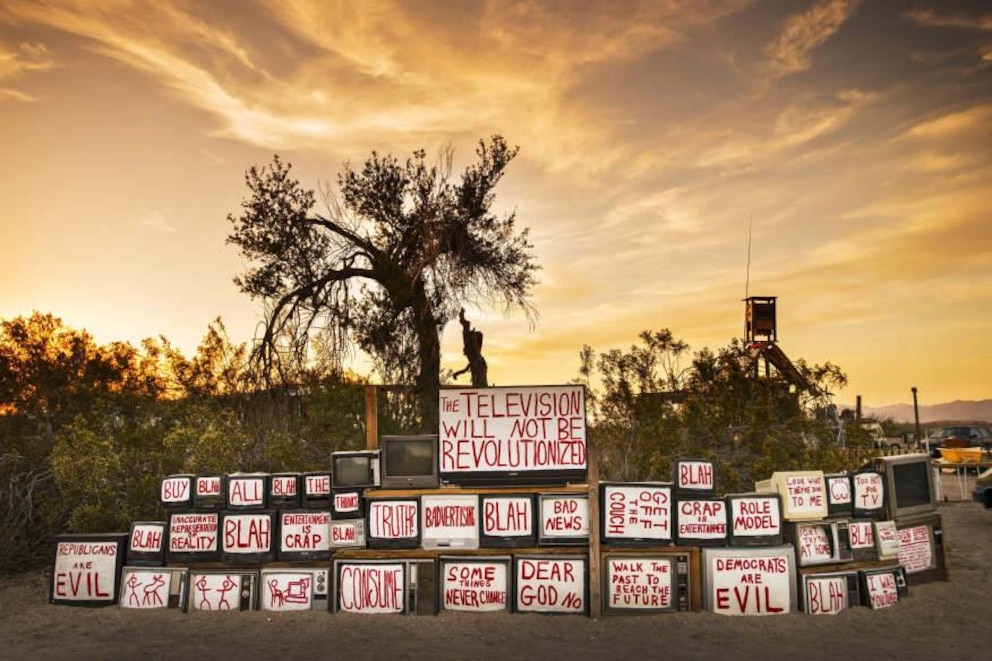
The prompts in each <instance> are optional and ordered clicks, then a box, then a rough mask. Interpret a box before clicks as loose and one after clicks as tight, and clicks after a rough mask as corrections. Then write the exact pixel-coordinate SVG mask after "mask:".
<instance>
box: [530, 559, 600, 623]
mask: <svg viewBox="0 0 992 661" xmlns="http://www.w3.org/2000/svg"><path fill="white" fill-rule="evenodd" d="M588 574H589V558H588V556H585V555H582V556H578V555H574V556H573V555H524V554H520V555H515V556H514V558H513V590H514V597H513V610H514V612H516V613H561V614H574V615H585V614H586V613H587V612H588V610H589V608H588V604H589V582H588V580H587V578H588Z"/></svg>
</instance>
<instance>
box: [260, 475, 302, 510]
mask: <svg viewBox="0 0 992 661" xmlns="http://www.w3.org/2000/svg"><path fill="white" fill-rule="evenodd" d="M300 478H301V475H300V474H299V473H273V474H272V476H271V477H270V478H269V499H268V503H269V507H273V508H286V509H293V508H296V507H299V506H300Z"/></svg>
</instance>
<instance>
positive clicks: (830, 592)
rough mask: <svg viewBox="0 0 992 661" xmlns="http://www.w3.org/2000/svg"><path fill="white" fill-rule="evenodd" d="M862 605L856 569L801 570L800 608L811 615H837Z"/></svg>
mask: <svg viewBox="0 0 992 661" xmlns="http://www.w3.org/2000/svg"><path fill="white" fill-rule="evenodd" d="M860 605H861V589H860V583H859V582H858V572H856V571H826V572H812V571H809V570H806V571H802V570H801V571H800V575H799V608H800V610H802V611H803V612H804V613H808V614H810V615H837V614H838V613H840V612H842V611H846V610H847V609H848V608H853V607H855V606H860Z"/></svg>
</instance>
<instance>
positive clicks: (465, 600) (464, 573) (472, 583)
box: [441, 558, 510, 613]
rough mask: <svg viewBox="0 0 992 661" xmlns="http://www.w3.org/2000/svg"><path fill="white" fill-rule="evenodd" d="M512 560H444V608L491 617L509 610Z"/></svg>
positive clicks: (442, 577)
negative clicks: (495, 613) (510, 566)
mask: <svg viewBox="0 0 992 661" xmlns="http://www.w3.org/2000/svg"><path fill="white" fill-rule="evenodd" d="M509 565H510V562H509V558H500V559H497V558H489V559H487V558H443V559H442V560H441V608H442V609H444V610H452V611H467V612H475V613H489V612H495V611H504V612H505V611H507V610H509V603H510V600H509V597H510V594H509V589H508V587H507V586H508V585H509V578H510V576H509V573H510V569H509Z"/></svg>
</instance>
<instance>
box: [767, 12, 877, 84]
mask: <svg viewBox="0 0 992 661" xmlns="http://www.w3.org/2000/svg"><path fill="white" fill-rule="evenodd" d="M859 3H860V0H820V1H819V2H817V3H816V4H815V5H813V7H812V8H810V9H809V10H808V11H805V12H803V13H801V14H796V15H793V16H791V17H790V18H789V19H787V20H786V21H785V24H784V25H783V28H782V31H781V33H780V34H779V36H778V38H777V39H776V40H775V41H774V42H773V43H772V44H770V45H769V46H768V48H767V51H766V53H767V55H768V63H767V64H768V68H769V70H770V71H771V72H772V73H773V74H775V75H778V76H787V75H789V74H794V73H799V72H800V71H806V70H807V69H809V68H810V66H811V62H810V53H811V52H812V51H813V49H815V48H816V47H817V46H820V45H821V44H823V43H824V42H825V41H827V39H829V38H830V37H831V36H833V35H834V33H836V32H837V31H838V30H839V29H840V28H841V26H842V25H844V23H845V22H846V21H847V20H848V19H849V18H851V16H853V15H854V13H855V12H856V11H857V8H858V4H859Z"/></svg>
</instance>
